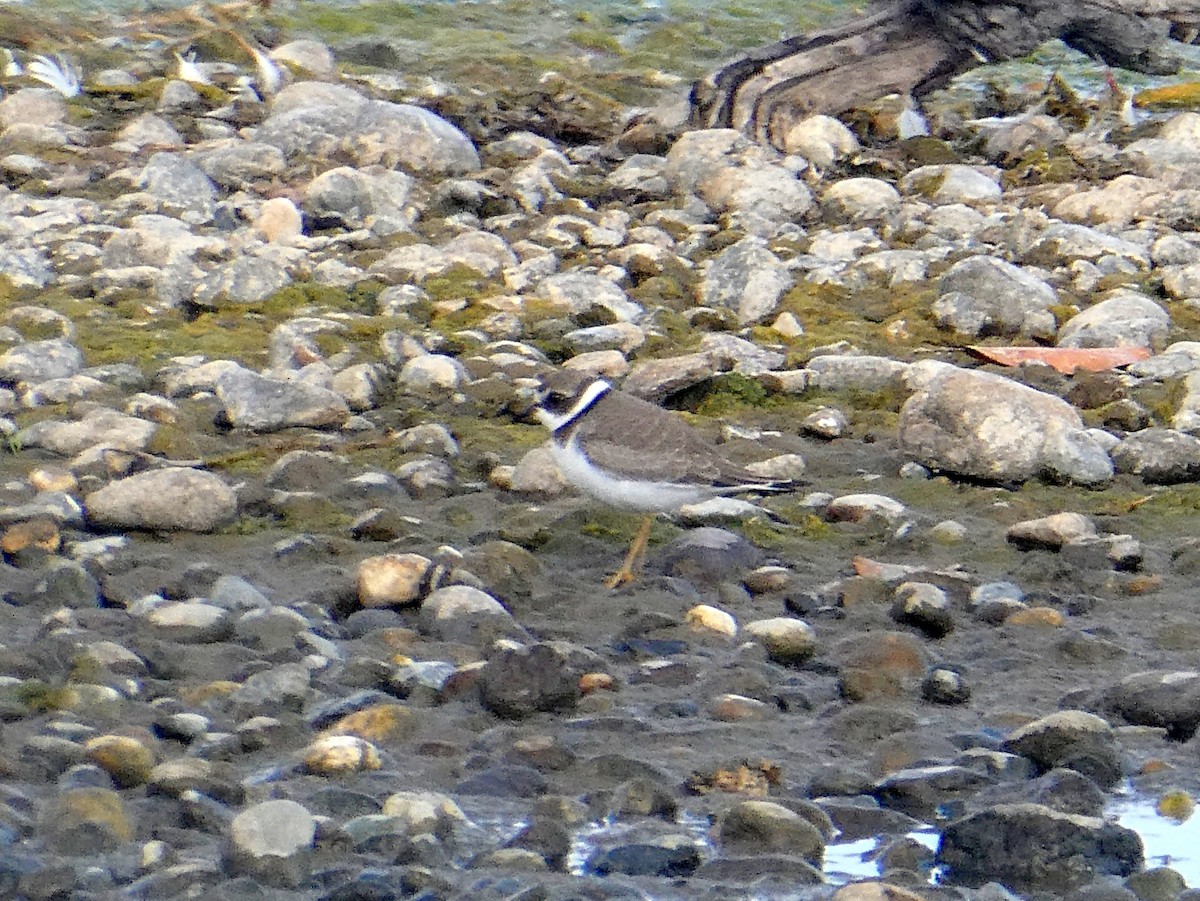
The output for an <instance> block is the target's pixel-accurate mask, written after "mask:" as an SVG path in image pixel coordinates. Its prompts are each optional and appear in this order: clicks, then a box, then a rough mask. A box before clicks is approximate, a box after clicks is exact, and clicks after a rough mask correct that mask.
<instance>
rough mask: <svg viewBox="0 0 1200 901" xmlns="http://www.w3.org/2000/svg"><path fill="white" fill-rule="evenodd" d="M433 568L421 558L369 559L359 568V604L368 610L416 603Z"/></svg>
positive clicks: (399, 555) (414, 555)
mask: <svg viewBox="0 0 1200 901" xmlns="http://www.w3.org/2000/svg"><path fill="white" fill-rule="evenodd" d="M431 565H432V563H431V561H430V560H429V558H428V557H422V556H421V555H420V554H383V555H381V556H378V557H368V558H367V559H365V560H363V561H362V562H361V563H360V564H359V565H358V602H359V603H360V604H362V605H363V606H364V607H392V606H399V605H403V604H413V603H416V602H417V601H419V600H420V599H421V590H422V588H423V587H424V582H425V576H426V575H427V574H428V572H429V567H430V566H431Z"/></svg>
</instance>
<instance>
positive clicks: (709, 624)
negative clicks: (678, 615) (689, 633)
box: [683, 604, 738, 638]
mask: <svg viewBox="0 0 1200 901" xmlns="http://www.w3.org/2000/svg"><path fill="white" fill-rule="evenodd" d="M683 621H684V622H685V623H687V624H688V625H689V626H691V627H692V628H693V629H694V630H696V631H697V632H711V633H713V634H715V635H724V636H725V637H727V638H733V637H734V636H735V635H737V630H738V626H737V620H736V619H734V618H733V614H731V613H727V612H726V611H724V610H721V609H720V608H718V607H713V606H711V605H709V604H697V605H696V606H695V607H693V608H692V609H691V610H689V611H688V612H687V613H686V614H685V615H684V618H683Z"/></svg>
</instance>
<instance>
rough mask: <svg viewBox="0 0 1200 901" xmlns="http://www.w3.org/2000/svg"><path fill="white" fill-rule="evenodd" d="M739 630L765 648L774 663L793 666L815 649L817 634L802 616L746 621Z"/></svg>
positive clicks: (809, 655)
mask: <svg viewBox="0 0 1200 901" xmlns="http://www.w3.org/2000/svg"><path fill="white" fill-rule="evenodd" d="M742 632H743V633H744V634H745V635H746V636H748V637H749V638H751V639H753V640H754V641H757V642H758V643H759V644H761V645H762V646H763V647H764V648H766V650H767V654H768V655H769V656H770V658H771V659H772V660H774V661H775V662H776V663H781V664H783V665H784V666H793V665H798V664H800V663H803V662H804V661H805V660H807V659H808V658H809V657H811V656H812V655H813V654H815V653H816V651H817V633H816V632H815V631H814V630H813V628H812V626H810V625H809V624H808V623H806V622H805V621H804V620H802V619H796V618H795V617H791V616H774V617H771V618H769V619H756V620H753V621H752V622H748V623H746V625H745V626H744V627H743V629H742Z"/></svg>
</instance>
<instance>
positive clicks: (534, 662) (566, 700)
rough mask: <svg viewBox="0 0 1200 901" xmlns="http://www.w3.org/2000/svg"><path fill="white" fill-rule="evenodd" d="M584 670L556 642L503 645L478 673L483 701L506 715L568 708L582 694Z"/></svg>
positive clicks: (524, 714)
mask: <svg viewBox="0 0 1200 901" xmlns="http://www.w3.org/2000/svg"><path fill="white" fill-rule="evenodd" d="M584 672H586V670H585V669H584V668H583V667H582V666H580V663H579V661H578V660H577V659H575V656H574V655H572V654H571V653H570V652H569V650H567V649H566V648H564V647H562V646H560V645H558V644H555V643H550V642H542V643H539V644H534V645H529V646H527V647H520V648H505V649H503V650H500V651H498V652H496V653H493V654H492V656H491V657H489V658H488V662H487V666H485V667H484V669H483V673H482V675H481V676H480V680H479V686H480V691H481V697H482V700H483V705H484V707H486V708H487V709H488V710H490V711H492V713H495V714H496V715H498V716H502V717H505V718H507V719H523V718H525V717H528V716H532V715H533V714H535V713H547V712H562V711H569V710H572V709H573V708H574V707H575V705H576V704H577V703H578V702H579V698H580V697H581V691H580V688H579V677H580V676H582V675H583V674H584Z"/></svg>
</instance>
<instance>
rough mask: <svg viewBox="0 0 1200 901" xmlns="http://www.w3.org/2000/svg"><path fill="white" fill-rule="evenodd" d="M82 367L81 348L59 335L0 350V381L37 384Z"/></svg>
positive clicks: (76, 370)
mask: <svg viewBox="0 0 1200 901" xmlns="http://www.w3.org/2000/svg"><path fill="white" fill-rule="evenodd" d="M81 369H83V352H82V351H81V350H80V349H79V348H78V347H76V346H75V345H74V344H72V343H71V342H70V341H67V340H65V339H63V338H52V339H50V340H47V341H29V342H26V343H24V344H18V345H17V346H16V347H13V348H10V349H9V350H7V351H5V352H4V353H3V354H0V382H5V383H8V384H15V383H18V382H26V383H31V384H37V383H38V382H45V381H48V380H50V379H61V378H67V377H69V376H73V375H75V374H76V373H78V372H79V371H80V370H81Z"/></svg>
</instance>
